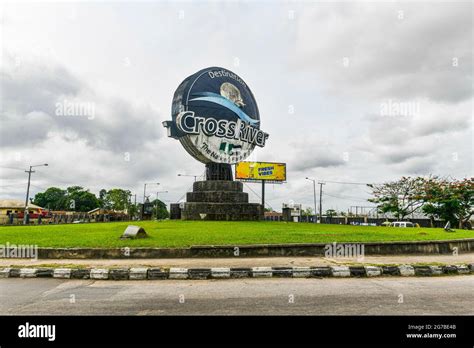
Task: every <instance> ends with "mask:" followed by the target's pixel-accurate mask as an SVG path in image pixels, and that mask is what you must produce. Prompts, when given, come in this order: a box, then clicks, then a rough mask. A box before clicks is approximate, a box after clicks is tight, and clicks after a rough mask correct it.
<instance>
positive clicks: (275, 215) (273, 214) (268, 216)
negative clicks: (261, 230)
mask: <svg viewBox="0 0 474 348" xmlns="http://www.w3.org/2000/svg"><path fill="white" fill-rule="evenodd" d="M264 218H265V220H266V221H281V220H282V219H283V213H279V212H277V211H266V212H265V213H264Z"/></svg>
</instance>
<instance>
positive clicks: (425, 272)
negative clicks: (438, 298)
mask: <svg viewBox="0 0 474 348" xmlns="http://www.w3.org/2000/svg"><path fill="white" fill-rule="evenodd" d="M413 268H414V269H415V275H417V276H423V277H427V276H431V275H433V270H432V268H431V267H430V266H414V267H413Z"/></svg>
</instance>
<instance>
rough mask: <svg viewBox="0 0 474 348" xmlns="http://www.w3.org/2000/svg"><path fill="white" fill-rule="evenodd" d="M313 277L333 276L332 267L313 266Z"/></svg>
mask: <svg viewBox="0 0 474 348" xmlns="http://www.w3.org/2000/svg"><path fill="white" fill-rule="evenodd" d="M310 269H311V277H316V278H322V277H330V276H332V272H331V268H329V266H324V267H311V268H310Z"/></svg>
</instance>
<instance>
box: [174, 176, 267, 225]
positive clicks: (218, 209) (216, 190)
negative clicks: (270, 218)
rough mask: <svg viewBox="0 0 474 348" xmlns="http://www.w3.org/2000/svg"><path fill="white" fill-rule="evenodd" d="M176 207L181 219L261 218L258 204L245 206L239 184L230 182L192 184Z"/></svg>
mask: <svg viewBox="0 0 474 348" xmlns="http://www.w3.org/2000/svg"><path fill="white" fill-rule="evenodd" d="M180 208H181V209H180V218H181V219H182V220H226V221H243V220H246V221H248V220H251V221H252V220H253V221H256V220H260V219H261V217H262V216H263V210H262V206H261V204H258V203H249V197H248V193H246V192H243V184H242V183H241V182H239V181H230V180H206V181H196V182H195V183H194V185H193V192H188V193H187V195H186V203H181V204H180Z"/></svg>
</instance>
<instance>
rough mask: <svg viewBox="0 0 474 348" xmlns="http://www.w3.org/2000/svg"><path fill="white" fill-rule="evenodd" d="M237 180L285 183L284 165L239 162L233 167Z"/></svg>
mask: <svg viewBox="0 0 474 348" xmlns="http://www.w3.org/2000/svg"><path fill="white" fill-rule="evenodd" d="M235 178H236V179H237V180H249V181H252V180H255V181H260V180H268V181H286V163H272V162H239V163H237V164H236V165H235Z"/></svg>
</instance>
